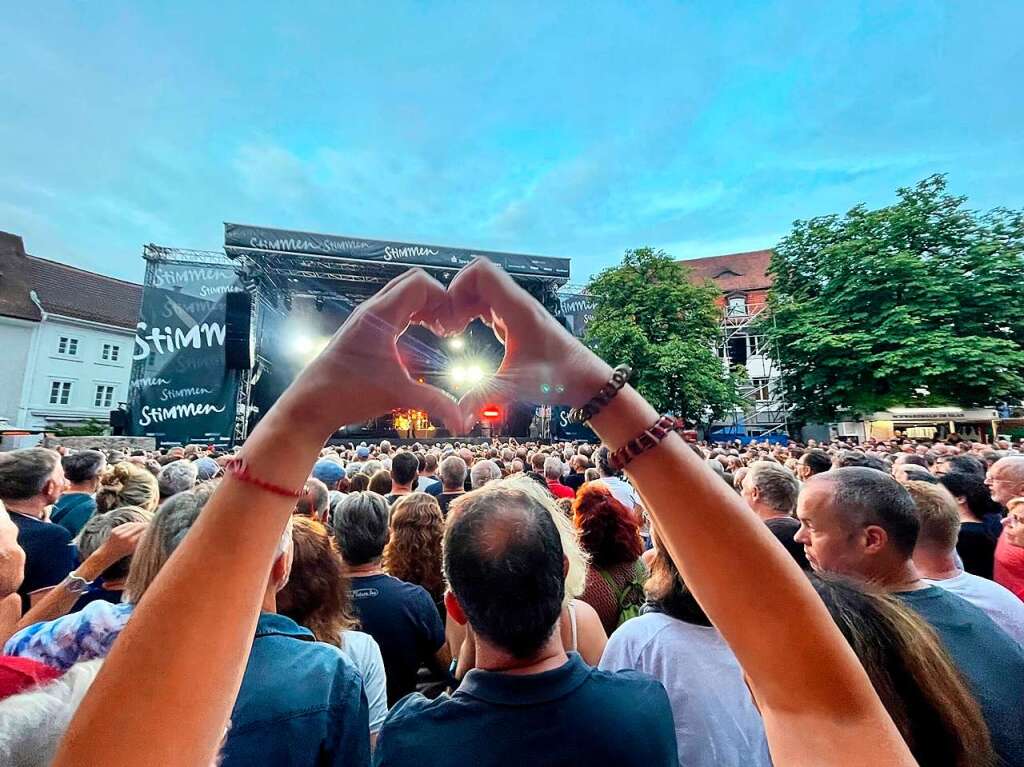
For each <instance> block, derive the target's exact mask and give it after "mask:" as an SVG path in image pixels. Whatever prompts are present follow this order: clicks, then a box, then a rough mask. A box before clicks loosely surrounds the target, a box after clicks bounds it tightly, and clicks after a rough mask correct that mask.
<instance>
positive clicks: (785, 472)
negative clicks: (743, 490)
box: [743, 461, 800, 516]
mask: <svg viewBox="0 0 1024 767" xmlns="http://www.w3.org/2000/svg"><path fill="white" fill-rule="evenodd" d="M743 481H744V483H746V484H749V485H751V486H753V487H755V488H757V491H758V500H759V501H760V502H761V503H764V504H765V505H767V506H769V507H770V508H772V509H775V510H776V511H777V512H778V513H779V514H785V515H787V516H792V514H793V511H794V510H795V509H796V499H797V496H799V495H800V483H799V482H798V481H797V479H796V477H795V476H794V475H793V472H791V471H790V470H789V469H787V468H785V467H784V466H781V465H779V464H777V463H773V462H771V461H754V462H753V463H752V464H750V466H748V467H747V473H746V474H745V475H744V478H743Z"/></svg>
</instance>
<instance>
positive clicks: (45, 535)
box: [11, 514, 71, 544]
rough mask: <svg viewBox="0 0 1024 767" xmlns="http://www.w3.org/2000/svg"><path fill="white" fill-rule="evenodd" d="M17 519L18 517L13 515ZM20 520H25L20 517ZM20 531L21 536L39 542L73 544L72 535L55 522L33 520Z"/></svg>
mask: <svg viewBox="0 0 1024 767" xmlns="http://www.w3.org/2000/svg"><path fill="white" fill-rule="evenodd" d="M11 516H12V518H15V516H16V515H13V514H12V515H11ZM18 519H24V517H20V518H18ZM19 527H20V528H21V529H20V530H19V533H20V535H22V536H25V537H29V536H31V537H34V538H35V539H36V540H37V541H38V542H46V543H51V542H52V543H59V544H68V543H71V533H69V532H68V531H67V530H65V529H64V528H63V527H62V526H60V525H58V524H56V523H54V522H43V521H41V520H31V521H28V522H27V524H25V526H24V527H21V526H20V525H19Z"/></svg>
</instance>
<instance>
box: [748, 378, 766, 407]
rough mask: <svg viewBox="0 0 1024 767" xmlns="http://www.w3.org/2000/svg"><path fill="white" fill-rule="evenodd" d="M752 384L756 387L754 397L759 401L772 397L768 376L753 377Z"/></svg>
mask: <svg viewBox="0 0 1024 767" xmlns="http://www.w3.org/2000/svg"><path fill="white" fill-rule="evenodd" d="M750 383H751V385H752V386H753V387H754V392H753V393H754V399H755V400H757V401H758V402H767V401H768V400H769V399H771V396H770V394H769V391H768V379H767V378H751V379H750Z"/></svg>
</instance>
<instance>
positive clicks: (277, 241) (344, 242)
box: [224, 224, 569, 279]
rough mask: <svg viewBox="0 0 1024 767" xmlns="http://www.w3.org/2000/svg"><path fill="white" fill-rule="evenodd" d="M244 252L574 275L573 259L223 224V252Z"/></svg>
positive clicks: (561, 276)
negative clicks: (490, 265) (485, 264)
mask: <svg viewBox="0 0 1024 767" xmlns="http://www.w3.org/2000/svg"><path fill="white" fill-rule="evenodd" d="M239 249H244V250H247V251H252V250H262V251H270V252H277V253H295V254H299V255H310V256H335V257H339V258H348V259H355V260H358V261H381V262H384V263H394V264H408V265H409V266H428V267H429V266H435V267H446V268H449V269H459V268H461V267H463V266H465V265H466V264H468V263H469V262H470V261H472V260H473V259H475V258H478V257H479V258H486V259H488V260H490V261H493V262H494V263H496V264H498V266H500V267H501V268H502V269H504V270H505V271H506V272H508V273H509V274H516V275H535V276H543V277H560V278H566V279H567V278H568V277H569V259H567V258H552V257H550V256H527V255H521V254H519V253H497V252H493V251H488V250H468V249H466V248H449V247H446V246H443V245H416V244H413V243H408V242H387V241H384V240H367V239H364V238H362V237H345V236H340V235H331V234H313V233H312V232H296V231H291V230H289V229H266V228H263V227H256V226H246V225H244V224H224V250H225V252H226V253H227V254H228V255H229V256H233V255H236V254H237V253H238V250H239Z"/></svg>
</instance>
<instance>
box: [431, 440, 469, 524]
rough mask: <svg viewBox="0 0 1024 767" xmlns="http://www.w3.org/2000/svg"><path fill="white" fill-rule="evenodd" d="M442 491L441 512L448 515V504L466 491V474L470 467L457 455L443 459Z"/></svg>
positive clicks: (441, 469)
mask: <svg viewBox="0 0 1024 767" xmlns="http://www.w3.org/2000/svg"><path fill="white" fill-rule="evenodd" d="M440 473H441V492H440V494H438V496H437V502H438V504H440V506H441V513H442V514H444V515H445V516H448V504H449V503H451V502H452V501H453V500H455V499H456V498H458V497H459V496H460V495H462V494H463V493H464V492H466V488H465V485H466V476H467V475H468V473H469V468H468V467H467V466H466V462H465V461H464V460H462V458H460V457H459V456H457V455H450V456H448V457H447V458H445V459H444V460H443V461H441V468H440Z"/></svg>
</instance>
